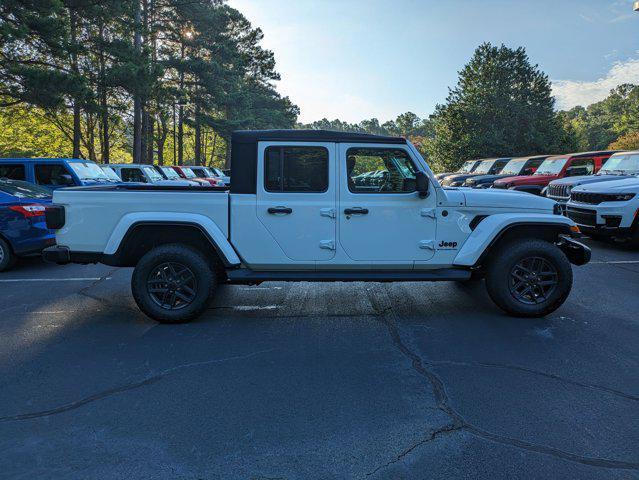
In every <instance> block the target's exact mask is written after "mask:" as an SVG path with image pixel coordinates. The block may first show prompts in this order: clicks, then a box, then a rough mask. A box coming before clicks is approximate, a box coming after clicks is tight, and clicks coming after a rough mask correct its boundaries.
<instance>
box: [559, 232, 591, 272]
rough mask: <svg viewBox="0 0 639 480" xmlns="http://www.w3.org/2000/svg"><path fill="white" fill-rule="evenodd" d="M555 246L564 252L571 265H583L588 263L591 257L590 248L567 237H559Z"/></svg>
mask: <svg viewBox="0 0 639 480" xmlns="http://www.w3.org/2000/svg"><path fill="white" fill-rule="evenodd" d="M557 246H558V247H559V248H560V249H561V251H562V252H564V254H565V255H566V257H568V260H570V263H572V264H573V265H577V266H579V265H585V264H586V263H588V262H589V261H590V258H591V256H592V251H591V250H590V248H588V247H587V246H586V245H584V244H583V243H581V242H578V241H576V240H573V239H572V238H570V237H569V236H567V235H561V236H560V239H559V242H558V243H557Z"/></svg>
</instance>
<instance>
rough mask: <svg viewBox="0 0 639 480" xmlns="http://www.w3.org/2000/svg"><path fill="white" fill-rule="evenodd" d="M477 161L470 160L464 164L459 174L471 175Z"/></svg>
mask: <svg viewBox="0 0 639 480" xmlns="http://www.w3.org/2000/svg"><path fill="white" fill-rule="evenodd" d="M475 162H476V160H468V161H467V162H464V164H463V165H462V167H461V168H460V169H459V173H470V172H472V171H473V166H474V165H475Z"/></svg>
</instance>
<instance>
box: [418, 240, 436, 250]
mask: <svg viewBox="0 0 639 480" xmlns="http://www.w3.org/2000/svg"><path fill="white" fill-rule="evenodd" d="M419 248H421V249H422V250H435V242H433V241H432V240H422V241H421V242H419Z"/></svg>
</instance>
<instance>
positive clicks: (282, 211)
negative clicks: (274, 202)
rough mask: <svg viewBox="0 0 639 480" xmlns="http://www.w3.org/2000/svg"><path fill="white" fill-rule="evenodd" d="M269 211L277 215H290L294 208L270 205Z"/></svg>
mask: <svg viewBox="0 0 639 480" xmlns="http://www.w3.org/2000/svg"><path fill="white" fill-rule="evenodd" d="M268 213H270V214H272V215H277V214H283V215H289V214H291V213H293V209H292V208H288V207H270V208H269V209H268Z"/></svg>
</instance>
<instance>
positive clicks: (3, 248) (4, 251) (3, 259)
mask: <svg viewBox="0 0 639 480" xmlns="http://www.w3.org/2000/svg"><path fill="white" fill-rule="evenodd" d="M15 263H16V256H15V255H14V254H13V252H12V251H11V247H10V246H9V244H8V243H7V242H5V241H4V240H3V239H1V238H0V272H4V271H5V270H9V269H10V268H11V267H13V265H14V264H15Z"/></svg>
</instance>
